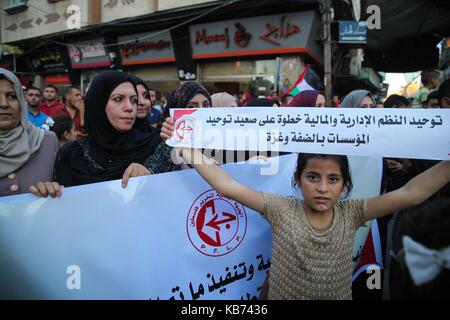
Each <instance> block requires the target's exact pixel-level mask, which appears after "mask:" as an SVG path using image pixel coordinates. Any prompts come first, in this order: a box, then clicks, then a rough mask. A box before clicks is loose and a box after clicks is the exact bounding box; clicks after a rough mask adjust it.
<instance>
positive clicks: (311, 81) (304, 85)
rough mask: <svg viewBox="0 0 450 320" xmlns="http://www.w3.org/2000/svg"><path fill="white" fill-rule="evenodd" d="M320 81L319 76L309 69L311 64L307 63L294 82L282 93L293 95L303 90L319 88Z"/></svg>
mask: <svg viewBox="0 0 450 320" xmlns="http://www.w3.org/2000/svg"><path fill="white" fill-rule="evenodd" d="M321 87H322V83H321V81H320V78H319V76H318V75H317V74H316V73H315V72H314V70H312V69H311V65H309V64H307V65H306V66H305V69H303V71H302V73H301V74H300V76H299V77H298V79H297V81H296V82H295V84H294V85H293V86H292V87H291V88H290V89H288V90H286V92H283V94H290V95H292V96H293V97H295V96H296V95H297V94H299V93H300V92H302V91H304V90H318V91H319V90H320V89H321Z"/></svg>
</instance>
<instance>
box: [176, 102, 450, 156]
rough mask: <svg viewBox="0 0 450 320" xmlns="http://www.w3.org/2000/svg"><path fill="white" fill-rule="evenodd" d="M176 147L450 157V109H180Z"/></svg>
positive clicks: (177, 119) (177, 115)
mask: <svg viewBox="0 0 450 320" xmlns="http://www.w3.org/2000/svg"><path fill="white" fill-rule="evenodd" d="M171 112H172V117H173V119H174V120H175V131H174V135H173V137H172V138H171V139H170V140H168V141H167V143H168V144H169V145H171V146H188V147H195V148H207V149H218V150H258V151H282V152H308V153H324V154H345V155H355V156H377V157H396V158H410V159H442V160H448V159H450V134H449V132H450V126H449V124H450V110H447V109H363V108H356V109H353V108H254V107H247V108H213V109H174V110H172V111H171Z"/></svg>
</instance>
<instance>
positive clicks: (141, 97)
mask: <svg viewBox="0 0 450 320" xmlns="http://www.w3.org/2000/svg"><path fill="white" fill-rule="evenodd" d="M130 79H131V81H133V84H134V85H135V86H136V89H137V93H138V107H137V113H136V122H135V123H134V126H135V127H136V128H138V129H140V130H141V131H142V132H146V133H155V134H156V129H155V128H153V127H152V126H151V125H150V122H149V119H148V114H149V112H150V110H151V106H152V102H151V100H150V94H149V89H148V87H147V85H146V84H145V82H144V80H142V79H141V78H139V77H137V76H135V75H130ZM158 134H159V133H158Z"/></svg>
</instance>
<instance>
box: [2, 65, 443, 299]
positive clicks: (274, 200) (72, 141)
mask: <svg viewBox="0 0 450 320" xmlns="http://www.w3.org/2000/svg"><path fill="white" fill-rule="evenodd" d="M438 79H439V73H437V72H436V71H434V70H430V71H424V72H422V83H423V88H422V89H421V90H420V91H419V93H418V95H417V99H414V102H413V103H411V101H410V100H409V99H407V98H406V97H403V96H400V95H392V96H390V97H388V98H387V99H386V100H385V101H384V104H383V106H382V107H384V108H409V107H421V108H450V79H447V80H445V81H443V82H442V83H441V84H440V85H439V81H438ZM436 88H438V89H437V90H435V91H432V90H434V89H436ZM283 92H284V94H282V95H281V97H279V96H278V94H276V93H273V92H272V93H270V95H268V96H266V97H256V98H255V97H253V95H252V94H251V93H250V92H245V93H243V94H242V95H241V97H240V98H237V97H236V96H234V95H233V94H231V93H227V92H220V93H215V94H213V95H211V94H210V93H209V92H208V91H207V90H206V89H205V87H204V86H202V85H201V84H200V83H198V82H193V81H188V82H183V83H180V84H179V85H178V86H177V87H176V88H174V91H173V92H172V93H171V94H170V95H169V96H168V98H167V101H166V103H165V104H163V105H160V104H157V103H156V91H155V90H153V89H151V88H149V87H148V86H147V84H146V83H145V81H143V80H142V79H140V78H138V77H137V76H134V75H129V74H127V73H126V72H121V71H105V72H102V73H100V74H98V75H97V76H96V77H95V78H94V80H93V81H92V83H91V84H90V86H89V89H88V90H87V92H86V94H85V95H83V93H82V92H81V91H80V89H79V88H77V87H70V88H69V89H68V90H67V92H66V93H65V95H64V97H63V101H60V100H59V98H58V89H57V88H56V87H54V86H52V85H46V86H45V87H44V88H43V90H41V89H39V88H37V87H29V88H26V90H25V91H24V90H23V89H22V85H21V83H20V81H19V80H18V78H17V77H16V76H15V75H14V74H13V73H12V72H10V71H8V70H6V69H1V68H0V197H2V196H8V195H16V194H21V193H27V192H31V193H33V194H35V195H36V196H40V197H47V196H51V197H56V196H61V195H62V190H63V186H66V187H67V186H78V185H83V184H89V183H95V182H101V181H109V180H116V179H122V186H123V187H124V188H125V187H126V186H127V184H128V181H129V178H130V177H136V176H145V175H150V174H158V173H162V172H170V171H175V170H181V169H185V168H190V167H194V168H195V169H196V170H197V171H198V172H199V173H200V175H201V176H202V177H204V178H205V179H206V180H207V181H208V183H210V184H211V185H212V186H213V187H214V188H215V189H216V190H217V191H218V192H220V193H221V194H224V195H226V196H228V197H230V198H232V199H234V200H236V201H238V202H241V203H242V204H244V205H246V206H247V207H249V208H252V209H254V210H255V211H257V212H260V213H261V214H262V215H263V216H264V217H265V218H266V219H267V220H268V221H269V222H270V223H271V225H272V228H273V233H274V245H273V265H272V267H271V272H270V274H271V276H270V277H269V279H268V281H267V283H266V286H265V289H264V290H265V296H263V297H268V298H271V299H279V298H281V299H322V298H328V299H349V298H350V299H351V298H352V291H351V280H350V278H351V270H350V266H351V249H352V244H353V240H354V235H355V232H356V230H357V229H358V227H359V226H361V225H363V224H364V222H365V221H366V220H368V219H374V218H378V219H380V222H381V225H383V223H384V224H385V223H386V219H390V218H391V217H392V216H389V215H390V214H393V213H394V214H395V215H396V216H398V217H397V219H396V228H395V230H396V232H395V233H394V238H395V241H394V249H395V252H394V253H395V256H396V257H398V259H397V260H395V259H394V261H399V263H398V266H399V267H398V268H397V269H396V270H397V271H398V273H399V275H398V277H394V281H392V282H391V285H392V288H391V292H392V293H393V295H392V296H393V297H394V298H418V297H421V298H427V297H435V298H439V297H441V298H442V297H449V296H450V294H449V293H450V270H449V268H450V251H449V246H450V238H449V235H450V224H449V221H450V220H449V217H450V216H449V215H448V214H447V215H445V213H446V211H447V213H448V209H449V201H450V200H449V197H450V195H449V192H448V189H449V180H450V162H448V161H444V162H438V161H431V160H413V159H387V158H386V159H383V166H384V170H383V181H382V188H381V190H380V193H381V196H379V197H375V198H371V199H365V200H357V201H356V200H355V201H344V200H345V196H346V195H348V194H349V193H350V191H351V189H352V184H351V175H350V173H349V172H348V160H347V157H346V156H331V155H312V154H300V155H299V156H298V163H297V168H296V173H295V177H294V180H295V182H296V185H297V186H298V187H299V188H300V190H301V193H302V195H303V201H300V200H295V199H291V198H286V197H281V196H277V195H273V194H266V193H260V192H257V191H255V190H252V189H249V188H248V187H245V186H244V185H241V184H239V183H238V182H236V181H234V180H233V179H232V178H231V177H229V176H228V175H227V174H226V173H225V172H224V171H223V170H221V169H220V167H219V166H217V165H215V164H210V163H209V164H207V163H208V162H207V161H206V162H204V163H203V164H197V162H194V161H192V160H193V157H204V154H202V153H201V152H198V151H192V150H189V149H182V150H178V151H179V158H178V160H180V159H183V161H181V162H180V161H175V160H176V159H174V157H172V148H171V147H169V146H168V145H167V144H165V140H166V139H168V138H169V137H170V136H171V134H172V132H173V126H172V124H173V121H172V120H171V119H170V117H169V112H170V109H173V108H209V107H240V106H248V107H256V108H257V107H340V108H375V107H381V106H380V105H379V104H377V101H376V99H375V98H374V96H373V95H372V93H371V92H370V91H367V90H361V89H355V90H353V91H351V92H350V93H348V94H347V95H346V96H345V97H344V98H343V99H342V101H341V102H339V101H338V99H336V98H333V101H326V99H325V95H324V94H323V93H322V92H320V91H316V90H305V91H302V92H300V93H299V94H297V95H296V96H292V95H290V94H289V88H287V87H286V88H285V89H284V91H283ZM213 155H214V152H213ZM218 162H221V163H223V162H225V161H218ZM427 208H430V209H427ZM406 211H407V212H406ZM299 217H303V218H304V219H303V218H302V219H303V220H302V219H299ZM383 219H384V220H383ZM280 221H284V222H283V223H281V222H280ZM286 221H287V222H289V223H287V224H286V223H285V222H286ZM419 224H420V226H419ZM286 228H288V229H286ZM330 230H331V231H330ZM286 234H289V235H291V234H292V235H295V237H293V238H292V237H287V236H286ZM430 235H433V236H430ZM382 237H384V238H386V237H387V234H386V233H383V232H382ZM405 239H406V240H405ZM299 244H300V245H299ZM302 246H303V248H301V247H302ZM305 248H306V249H305ZM417 248H420V249H421V250H422V251H421V252H423V251H425V252H427V253H428V254H432V255H435V256H439V257H440V260H439V261H437V260H436V261H435V260H433V259H431V262H430V263H434V264H436V265H437V267H436V268H438V272H437V274H436V275H435V276H434V277H428V278H427V280H426V281H419V282H418V281H416V279H417V274H418V272H421V270H419V271H417V272H416V271H415V270H417V264H418V263H419V264H420V262H417V259H419V260H420V257H421V256H420V255H418V254H417V252H416V251H417V250H419V249H417ZM423 248H425V249H423ZM419 251H420V250H419ZM330 255H332V256H333V257H334V259H331V258H330ZM337 271H338V272H337ZM336 272H337V273H336ZM332 275H333V276H335V277H336V276H338V277H339V281H334V282H332V283H333V285H332V286H330V282H329V280H330V279H329V277H330V276H332ZM398 279H401V281H400V282H399V283H396V282H395V280H398Z"/></svg>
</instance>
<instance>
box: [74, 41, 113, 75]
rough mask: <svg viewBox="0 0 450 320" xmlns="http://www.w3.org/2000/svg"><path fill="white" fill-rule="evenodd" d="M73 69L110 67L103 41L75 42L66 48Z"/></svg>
mask: <svg viewBox="0 0 450 320" xmlns="http://www.w3.org/2000/svg"><path fill="white" fill-rule="evenodd" d="M67 50H68V53H69V57H70V61H71V63H72V68H73V69H83V68H96V67H105V66H109V65H111V62H110V61H109V57H108V52H107V49H106V48H105V46H104V43H103V39H93V40H89V41H82V42H77V43H75V44H74V45H72V46H69V47H68V48H67Z"/></svg>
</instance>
